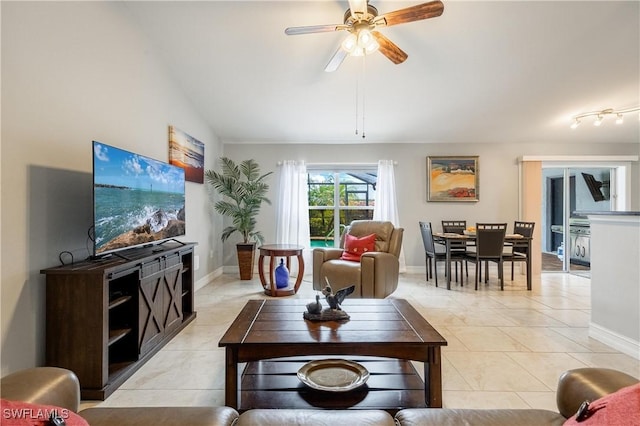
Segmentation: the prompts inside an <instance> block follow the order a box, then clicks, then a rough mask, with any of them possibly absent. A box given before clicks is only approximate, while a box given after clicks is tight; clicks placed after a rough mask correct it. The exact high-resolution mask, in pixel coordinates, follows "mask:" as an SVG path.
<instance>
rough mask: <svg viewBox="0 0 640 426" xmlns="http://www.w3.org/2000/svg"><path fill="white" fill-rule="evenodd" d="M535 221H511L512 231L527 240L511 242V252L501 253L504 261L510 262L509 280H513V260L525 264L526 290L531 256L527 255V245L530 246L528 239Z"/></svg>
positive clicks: (529, 286) (529, 279)
mask: <svg viewBox="0 0 640 426" xmlns="http://www.w3.org/2000/svg"><path fill="white" fill-rule="evenodd" d="M535 225H536V223H535V222H521V221H518V220H516V221H515V222H513V233H514V234H520V235H522V236H523V237H525V238H527V239H528V240H527V241H522V242H513V243H512V247H511V252H506V253H503V256H502V257H503V260H504V261H505V262H511V281H513V277H514V273H513V270H514V263H515V262H524V263H525V264H526V266H527V268H526V269H527V290H531V284H530V282H531V278H530V277H529V272H528V271H529V270H530V269H531V266H530V265H529V263H530V262H531V257H530V256H529V247H530V246H531V243H530V241H529V240H530V239H531V238H532V237H533V228H534V227H535Z"/></svg>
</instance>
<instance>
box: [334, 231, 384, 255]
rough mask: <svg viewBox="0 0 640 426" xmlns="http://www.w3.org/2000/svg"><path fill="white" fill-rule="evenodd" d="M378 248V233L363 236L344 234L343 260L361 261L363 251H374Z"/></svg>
mask: <svg viewBox="0 0 640 426" xmlns="http://www.w3.org/2000/svg"><path fill="white" fill-rule="evenodd" d="M375 248H376V234H371V235H367V236H365V237H362V238H358V237H354V236H353V235H350V234H347V235H345V236H344V251H343V252H342V256H341V257H340V258H341V259H342V260H350V261H352V262H360V256H362V254H363V253H366V252H369V251H373V250H374V249H375Z"/></svg>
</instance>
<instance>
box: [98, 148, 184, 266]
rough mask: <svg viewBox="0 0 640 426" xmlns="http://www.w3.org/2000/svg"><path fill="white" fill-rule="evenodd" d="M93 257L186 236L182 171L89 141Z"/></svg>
mask: <svg viewBox="0 0 640 426" xmlns="http://www.w3.org/2000/svg"><path fill="white" fill-rule="evenodd" d="M93 217H94V223H93V226H94V232H93V234H94V255H104V254H107V253H110V252H114V251H117V250H123V249H126V248H131V247H135V246H142V245H148V244H155V243H158V242H161V241H165V240H167V239H171V238H175V237H179V236H182V235H184V234H185V175H184V170H183V169H182V168H180V167H176V166H173V165H171V164H168V163H165V162H162V161H158V160H154V159H152V158H149V157H145V156H142V155H139V154H136V153H133V152H130V151H126V150H123V149H120V148H116V147H114V146H110V145H106V144H103V143H101V142H97V141H94V142H93Z"/></svg>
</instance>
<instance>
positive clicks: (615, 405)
mask: <svg viewBox="0 0 640 426" xmlns="http://www.w3.org/2000/svg"><path fill="white" fill-rule="evenodd" d="M579 414H580V413H579V412H578V413H576V414H575V415H574V416H573V417H571V418H570V419H568V420H567V421H566V422H565V423H564V424H565V425H567V426H568V425H571V426H574V425H576V426H577V425H580V426H584V425H590V426H596V425H598V426H600V425H607V426H631V425H640V383H638V384H637V385H632V386H627V387H625V388H622V389H620V390H619V391H617V392H614V393H612V394H609V395H606V396H603V397H602V398H600V399H596V400H595V401H593V402H592V403H590V404H589V407H588V409H587V412H586V418H585V419H584V420H581V421H578V420H577V419H576V417H577V416H578V415H579Z"/></svg>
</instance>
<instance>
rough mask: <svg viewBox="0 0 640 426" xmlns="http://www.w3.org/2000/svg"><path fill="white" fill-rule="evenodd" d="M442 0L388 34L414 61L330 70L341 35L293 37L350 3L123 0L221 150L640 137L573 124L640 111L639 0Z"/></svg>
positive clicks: (631, 118) (631, 125)
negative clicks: (592, 115)
mask: <svg viewBox="0 0 640 426" xmlns="http://www.w3.org/2000/svg"><path fill="white" fill-rule="evenodd" d="M443 2H444V13H443V14H442V16H440V17H438V18H432V19H427V20H423V21H418V22H411V23H407V24H403V25H397V26H392V27H386V28H385V27H382V28H381V29H380V32H382V33H383V34H384V35H385V36H387V37H388V38H389V39H391V40H392V41H393V42H394V43H395V44H397V45H398V46H399V47H400V48H402V49H403V50H404V51H405V52H406V53H407V54H408V55H409V57H408V59H407V60H406V62H404V63H402V64H400V65H395V64H393V63H392V62H391V61H389V60H388V59H387V58H386V57H384V56H383V55H382V54H380V53H375V54H373V55H370V56H367V57H366V61H365V62H364V63H363V61H362V58H356V57H348V58H347V59H346V60H345V62H344V63H343V64H342V66H341V67H340V68H339V69H338V70H337V71H336V72H333V73H327V72H325V71H324V67H325V65H326V64H327V62H328V61H329V59H330V58H331V56H332V55H333V53H334V52H335V50H336V49H337V47H338V46H339V44H340V43H341V41H342V40H343V39H344V38H345V37H346V33H345V32H343V31H339V32H330V33H321V34H306V35H296V36H287V35H285V33H284V29H285V28H286V27H291V26H304V25H318V24H340V23H342V20H343V14H344V12H345V11H346V9H347V8H348V3H347V2H346V1H337V0H322V1H265V0H262V1H197V2H191V1H159V2H155V1H133V2H125V3H124V4H125V8H126V10H128V11H129V12H130V13H131V14H132V16H133V18H134V20H135V21H136V22H137V23H138V25H139V28H140V30H141V31H143V32H144V33H146V34H147V35H148V37H149V38H150V39H151V41H152V43H153V44H154V45H155V47H156V48H157V50H158V51H159V52H160V54H161V55H162V57H163V58H164V60H165V61H166V63H167V66H168V67H169V68H170V69H171V71H172V73H173V75H174V76H175V79H176V80H177V81H178V84H179V85H180V86H181V87H182V88H183V89H184V91H185V93H186V94H187V95H188V96H189V97H190V98H191V100H192V101H193V103H194V105H196V107H197V108H198V109H199V111H200V112H201V114H202V115H203V117H205V119H206V120H207V121H208V122H209V123H210V124H211V127H212V129H213V130H214V132H215V133H216V134H217V135H218V136H219V137H220V139H221V140H222V141H223V142H225V143H236V142H256V143H261V142H282V143H311V142H319V143H363V142H364V143H374V142H389V143H392V142H425V143H441V142H446V143H473V142H498V143H525V142H571V143H576V145H579V144H580V143H588V142H640V136H639V134H640V126H639V120H638V115H637V114H632V115H628V116H626V117H625V122H624V124H622V125H616V124H615V123H614V122H613V120H607V121H605V123H604V124H603V125H602V126H600V127H595V126H592V125H591V122H587V120H584V122H583V124H582V125H581V126H579V127H578V128H577V129H575V130H572V129H570V128H569V125H570V124H571V122H570V119H571V117H572V116H573V115H575V114H578V113H580V112H585V111H594V110H602V109H605V108H616V109H618V108H629V107H636V106H638V105H639V104H640V2H638V1H626V2H616V1H548V2H545V1H496V2H486V1H449V0H443ZM419 3H421V1H419V0H418V1H414V2H405V1H376V0H370V4H372V5H374V6H375V7H377V9H378V10H379V11H380V13H385V12H389V11H392V10H397V9H400V8H403V7H408V6H413V5H416V4H419ZM357 105H358V106H357ZM363 119H364V126H363ZM363 127H364V133H365V135H366V138H365V139H363V138H362V133H363ZM356 128H358V134H357V135H356V134H355V130H356Z"/></svg>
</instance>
